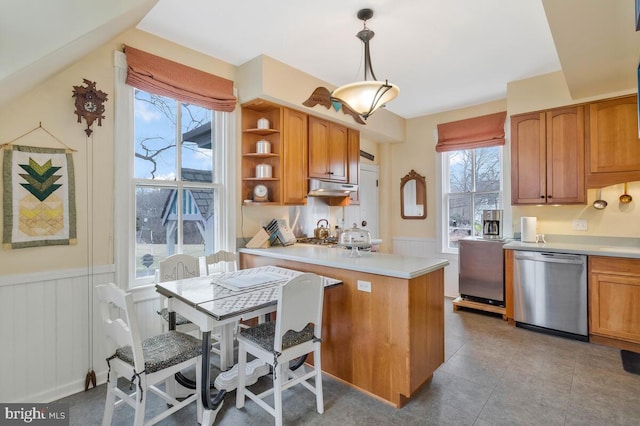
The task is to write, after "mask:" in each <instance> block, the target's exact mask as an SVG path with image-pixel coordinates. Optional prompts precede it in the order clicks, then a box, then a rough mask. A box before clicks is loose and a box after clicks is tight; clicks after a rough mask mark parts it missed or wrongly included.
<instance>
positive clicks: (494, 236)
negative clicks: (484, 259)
mask: <svg viewBox="0 0 640 426" xmlns="http://www.w3.org/2000/svg"><path fill="white" fill-rule="evenodd" d="M482 238H485V239H488V240H502V210H483V211H482Z"/></svg>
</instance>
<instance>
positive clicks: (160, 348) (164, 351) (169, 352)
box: [116, 331, 202, 374]
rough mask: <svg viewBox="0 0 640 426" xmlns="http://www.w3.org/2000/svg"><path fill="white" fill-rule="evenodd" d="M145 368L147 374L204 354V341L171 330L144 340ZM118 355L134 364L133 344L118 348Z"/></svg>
mask: <svg viewBox="0 0 640 426" xmlns="http://www.w3.org/2000/svg"><path fill="white" fill-rule="evenodd" d="M142 353H143V356H144V368H145V371H146V372H147V374H150V373H154V372H156V371H160V370H162V369H165V368H167V367H171V366H172V365H176V364H180V363H181V362H184V361H187V360H189V359H191V358H195V357H197V356H199V355H201V354H202V341H201V340H200V339H196V338H195V337H193V336H190V335H188V334H184V333H180V332H178V331H169V332H167V333H164V334H159V335H157V336H153V337H149V338H148V339H145V340H143V342H142ZM116 356H117V357H118V358H120V359H121V360H123V361H124V362H126V363H128V364H131V365H133V352H132V350H131V346H124V347H122V348H118V349H116Z"/></svg>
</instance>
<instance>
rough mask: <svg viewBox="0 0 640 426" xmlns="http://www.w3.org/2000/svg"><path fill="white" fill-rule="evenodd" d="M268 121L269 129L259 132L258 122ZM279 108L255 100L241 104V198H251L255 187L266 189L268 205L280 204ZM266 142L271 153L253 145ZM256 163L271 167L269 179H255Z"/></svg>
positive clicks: (280, 145) (280, 112)
mask: <svg viewBox="0 0 640 426" xmlns="http://www.w3.org/2000/svg"><path fill="white" fill-rule="evenodd" d="M260 118H266V119H267V120H269V128H268V129H259V128H258V120H259V119H260ZM281 126H282V108H281V107H280V106H278V105H275V104H273V103H270V102H267V101H264V100H262V99H256V100H254V101H251V102H248V103H246V104H244V105H242V147H241V149H242V165H241V169H242V199H243V200H252V199H253V188H254V187H255V186H256V185H258V184H263V185H265V186H266V187H267V190H268V196H269V204H280V203H281V202H282V189H281V181H280V178H281V176H282V168H281V153H282V144H281V132H280V130H281V129H282V127H281ZM260 140H266V141H268V142H269V143H271V152H270V153H267V154H259V153H257V149H256V143H257V142H258V141H260ZM258 164H268V165H270V166H271V168H272V177H271V178H258V177H256V167H257V166H258Z"/></svg>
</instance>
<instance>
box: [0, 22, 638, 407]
mask: <svg viewBox="0 0 640 426" xmlns="http://www.w3.org/2000/svg"><path fill="white" fill-rule="evenodd" d="M382 34H383V33H381V34H380V36H381V37H382ZM122 43H128V44H132V45H135V46H139V47H141V48H144V49H147V50H149V51H151V52H153V53H156V54H158V55H165V56H167V57H171V58H173V59H175V60H178V61H181V62H184V63H186V64H189V65H192V66H202V67H203V68H206V69H208V70H209V71H211V72H213V73H215V74H217V75H221V76H224V77H227V78H231V79H234V80H235V81H237V84H238V86H240V87H242V88H243V97H244V99H246V100H250V99H253V98H259V97H269V98H272V99H277V100H279V101H280V102H282V103H283V104H285V105H287V106H289V107H291V108H294V109H301V104H302V102H303V101H304V99H306V98H307V97H308V95H309V93H310V90H309V88H311V89H312V88H315V87H318V86H322V85H324V84H325V82H323V81H320V80H318V79H316V78H314V77H312V76H309V75H306V74H303V73H300V72H299V71H298V70H296V69H293V68H291V67H289V66H287V65H285V64H283V63H281V62H278V61H276V60H273V59H271V58H268V57H260V58H257V59H255V60H253V61H250V63H248V64H247V65H246V66H245V67H243V68H242V69H241V70H240V72H236V70H235V69H234V67H232V66H231V65H229V64H226V63H223V62H222V61H218V60H215V59H212V58H210V57H207V56H206V55H203V54H201V53H198V52H196V51H192V50H188V49H185V48H183V47H181V46H179V45H177V44H174V43H172V42H169V41H167V40H165V39H160V38H158V37H155V36H152V35H151V34H149V33H145V32H143V31H140V30H136V29H129V30H127V31H126V32H123V34H122V35H119V36H118V37H117V38H115V39H110V40H108V41H105V42H104V44H101V45H100V46H99V47H96V48H95V49H94V50H92V51H90V52H86V54H85V55H83V56H82V57H81V58H79V60H78V61H77V62H75V63H74V64H72V65H70V66H69V67H68V68H66V69H64V70H62V71H60V72H59V73H58V74H56V75H54V76H52V77H50V78H49V79H46V80H43V81H42V82H41V83H40V84H38V85H36V86H33V88H32V89H30V90H29V91H28V92H27V93H25V94H24V95H23V96H21V97H20V98H19V99H16V100H13V101H11V102H9V103H8V104H3V105H2V108H1V110H0V112H1V113H2V114H0V129H1V130H2V134H3V135H7V137H6V138H4V139H3V141H2V142H4V141H5V140H9V139H13V138H14V137H17V136H19V135H21V134H23V133H24V132H25V129H26V130H28V129H31V128H33V127H34V126H35V125H37V121H40V120H42V122H43V125H45V126H46V127H47V128H48V129H50V130H52V132H53V133H54V134H55V135H56V136H57V137H59V138H61V139H63V140H64V141H65V142H66V143H69V144H70V145H72V146H74V147H85V146H87V140H86V138H85V137H84V134H83V133H82V131H81V130H82V129H80V131H78V128H77V126H75V125H74V122H73V119H74V117H73V116H72V117H71V118H72V120H71V121H70V120H69V115H70V111H68V110H67V109H65V108H57V107H52V106H51V103H53V104H55V105H58V104H59V103H62V102H66V101H67V100H69V98H70V96H71V95H70V87H71V86H72V85H73V84H77V83H78V81H81V78H82V77H88V78H91V79H92V80H96V81H98V82H99V83H100V86H101V87H103V88H104V90H105V91H106V92H108V93H110V94H113V93H114V90H113V86H112V83H111V82H112V81H113V65H112V55H113V51H114V50H118V49H119V48H120V47H121V44H122ZM252 73H253V74H252ZM255 75H259V76H260V77H262V80H263V81H262V86H261V87H256V85H257V83H256V82H255V81H254V80H258V79H254V78H253V76H255ZM283 76H285V77H286V80H287V84H280V83H281V82H282V81H283ZM636 90H637V89H635V87H634V85H632V84H627V85H626V86H625V87H623V88H612V89H611V88H610V89H607V90H603V91H602V92H601V93H602V94H601V95H599V96H597V97H596V96H595V95H592V96H586V98H588V100H591V98H594V99H604V98H608V97H615V96H619V95H626V94H630V93H635V91H636ZM43 99H46V100H47V101H49V102H42V100H43ZM112 100H113V99H112ZM583 100H586V99H583V98H578V99H574V97H573V96H571V94H570V91H569V89H568V87H567V83H566V80H565V76H564V73H563V72H562V71H558V72H553V73H549V74H544V75H540V76H536V77H531V78H526V79H523V80H518V81H513V82H510V83H509V84H508V87H507V96H506V98H504V99H499V100H495V101H490V102H486V103H483V104H480V105H476V106H473V107H466V108H460V109H456V110H451V111H447V112H440V113H434V114H431V115H426V116H419V117H415V118H412V119H410V120H406V121H405V120H403V119H401V118H399V117H398V116H395V115H394V114H391V113H388V112H387V111H380V112H379V113H378V114H379V115H377V116H375V117H372V118H371V120H370V121H369V122H368V123H367V126H366V130H363V131H362V134H361V140H360V148H361V150H363V151H366V152H368V153H370V154H373V156H374V160H373V161H372V160H366V159H362V158H361V159H360V161H361V162H362V163H368V164H374V165H377V166H378V167H379V170H380V187H379V195H380V200H379V205H380V206H381V208H380V211H379V223H380V226H379V235H376V236H377V237H380V238H381V239H382V240H383V242H382V245H381V251H383V252H393V253H396V254H409V253H411V254H414V255H415V254H418V255H420V256H423V257H445V258H447V259H449V261H450V265H451V266H449V267H447V268H445V295H446V296H448V297H456V296H457V295H458V287H457V275H458V274H457V271H456V268H455V264H456V263H457V256H456V255H454V254H450V253H444V254H442V253H440V249H439V247H440V244H439V240H438V232H437V229H438V223H437V217H438V213H437V211H436V209H437V206H439V205H440V204H441V203H440V202H439V196H438V194H439V191H440V189H439V186H440V185H439V183H438V182H439V181H440V179H441V178H440V177H439V175H438V173H437V172H436V171H437V167H438V166H437V164H438V163H439V161H438V158H437V154H436V153H435V151H434V149H433V145H434V144H435V141H433V138H432V135H433V133H434V130H435V129H436V127H437V125H438V124H440V123H445V122H450V121H455V120H461V119H465V118H470V117H476V116H482V115H486V114H490V113H494V112H498V111H505V110H506V111H508V115H509V116H511V115H515V114H519V113H526V112H531V111H538V110H544V109H547V108H553V107H559V106H564V105H570V104H573V103H576V102H581V101H583ZM107 107H108V109H107V115H108V116H110V117H113V116H114V111H113V109H112V108H113V103H112V102H108V103H107ZM313 113H314V114H317V115H319V116H321V117H323V118H325V119H327V120H332V121H338V122H341V123H342V124H345V125H348V126H352V125H353V124H352V123H353V122H352V121H350V120H351V119H350V117H348V116H344V115H343V114H341V113H340V114H335V113H334V112H332V111H329V110H325V109H322V108H320V107H316V109H314V110H313ZM238 121H239V120H238ZM237 127H238V128H237V134H240V125H239V123H237ZM506 131H507V139H509V132H510V128H509V126H508V125H507V126H506ZM114 132H115V130H114V128H113V120H105V122H104V123H103V126H102V127H96V128H95V132H94V135H93V138H92V139H91V145H90V147H91V150H92V152H91V154H92V156H93V158H95V159H96V161H95V162H94V164H93V168H94V169H93V171H92V173H93V175H92V176H94V177H95V178H94V179H93V181H94V182H93V183H94V185H95V186H94V191H95V194H100V196H99V197H96V199H95V200H94V201H93V202H94V205H93V206H92V212H93V222H92V223H94V224H96V225H94V227H93V228H92V229H91V230H90V231H91V232H90V234H91V237H92V239H93V250H92V251H91V257H92V259H91V260H92V262H91V263H90V264H91V269H92V271H91V273H92V274H94V276H95V278H94V279H95V281H96V283H97V282H100V281H108V280H111V279H113V278H112V277H113V270H114V266H113V264H114V262H115V260H114V255H113V250H112V247H113V238H114V236H113V229H112V228H111V227H110V226H101V225H98V224H103V223H109V224H110V223H112V222H113V217H112V215H113V213H112V208H111V207H112V205H113V198H114V197H115V196H114V194H113V192H114V191H113V186H112V183H111V182H112V181H113V170H112V169H113V163H114V161H115V160H114V159H113V140H114ZM425 135H427V136H425ZM425 142H429V143H425ZM239 153H240V151H239V148H238V151H237V152H236V154H238V155H237V157H238V160H237V164H236V165H235V168H236V170H235V172H236V175H237V180H238V186H240V183H239V182H240V179H241V176H240V159H239V157H240V155H239ZM82 154H85V153H82ZM78 157H80V156H78ZM508 157H509V156H508V155H505V161H507V162H508V161H509V160H508ZM97 159H100V160H101V161H97ZM77 161H78V164H79V165H80V167H78V170H77V171H78V179H79V182H80V183H79V191H78V192H79V194H85V193H86V192H87V191H86V187H84V186H83V185H84V183H83V182H88V181H89V179H90V177H91V176H90V175H89V172H88V171H87V169H88V162H85V161H84V160H83V159H81V158H77ZM412 169H415V170H416V171H418V172H419V173H421V174H422V175H424V176H425V177H426V182H427V203H426V204H427V210H428V212H427V217H426V219H424V220H419V221H417V220H402V219H401V218H400V217H399V208H398V203H399V182H400V179H401V178H402V177H403V176H405V175H406V174H407V173H408V172H409V171H410V170H412ZM98 176H100V177H104V178H103V179H98ZM509 181H510V171H509V167H508V166H506V167H505V182H509ZM623 184H624V182H622V181H621V182H619V183H617V184H614V185H609V186H607V187H605V188H603V189H602V198H603V199H605V200H607V201H608V203H609V206H608V208H607V209H605V210H603V211H596V210H595V209H593V208H590V206H591V204H592V203H593V201H594V200H595V199H596V196H597V192H596V189H595V188H592V189H589V190H588V193H587V202H586V204H582V205H574V206H562V207H554V206H542V207H538V206H514V207H509V206H511V199H510V194H509V191H505V194H504V206H505V226H506V228H505V235H512V234H513V233H516V232H519V228H520V220H519V219H520V217H523V216H524V217H534V216H535V217H537V218H538V232H539V233H544V234H545V235H547V236H549V241H552V236H553V235H573V236H606V237H620V238H626V237H632V238H637V237H638V236H640V221H639V220H638V212H637V210H636V209H635V207H634V205H635V203H632V204H630V205H629V206H628V207H627V208H625V209H621V208H617V207H618V206H617V202H616V201H615V200H617V198H618V197H619V196H620V194H622V193H623V191H624V188H623ZM628 191H629V193H630V194H631V195H635V194H640V184H639V183H638V181H631V182H629V185H628ZM244 198H245V194H240V191H239V190H238V194H237V195H236V199H237V203H236V204H237V205H238V210H240V207H239V206H240V203H241V201H242V200H243V199H244ZM88 201H89V200H88V199H87V198H79V199H78V205H79V206H85V205H87V203H88ZM321 208H322V209H323V210H322V211H321V212H319V213H318V217H317V219H320V218H324V217H326V218H327V219H330V223H331V224H334V223H336V220H337V221H339V220H340V218H341V217H342V210H343V208H342V207H329V206H324V205H322V207H321ZM324 209H326V210H324ZM83 211H84V212H85V213H84V214H83V215H81V217H83V218H85V219H84V222H83V223H82V224H81V226H79V229H80V237H81V238H80V240H81V241H82V240H84V241H85V242H83V243H82V244H79V245H77V246H69V247H65V248H61V247H57V248H35V249H29V250H28V253H27V252H21V251H20V250H13V251H2V252H0V263H1V264H2V269H3V272H2V274H3V277H2V280H3V286H2V291H3V293H2V301H3V315H5V316H6V317H5V319H6V321H5V323H6V324H14V326H13V327H11V328H9V327H6V328H5V333H6V334H3V339H4V340H6V341H13V342H15V345H16V347H19V348H31V349H30V350H27V349H18V350H17V353H16V354H15V355H14V354H9V353H7V352H4V351H3V352H2V357H3V358H2V361H3V362H2V365H4V366H5V367H4V368H10V369H11V370H13V371H22V372H25V373H24V374H26V375H27V376H26V377H23V376H18V375H15V376H14V373H13V371H8V370H7V371H8V372H7V375H6V376H5V375H4V374H3V377H12V379H11V380H12V382H11V383H12V385H11V386H8V387H6V388H5V387H3V389H2V391H3V392H5V393H3V395H2V398H0V399H2V400H9V399H12V398H13V397H14V395H15V397H16V398H18V399H29V398H39V399H43V400H45V399H49V400H51V399H54V398H55V397H57V396H60V393H61V392H62V393H63V392H65V391H67V390H71V389H76V390H77V389H78V383H77V382H78V381H80V380H81V378H84V374H85V372H86V368H87V367H88V365H89V364H94V367H95V368H98V367H100V368H102V367H103V365H102V364H103V360H102V359H99V357H96V359H95V362H92V363H89V362H88V359H89V357H90V355H89V352H90V351H89V350H88V349H87V347H88V344H87V341H86V340H87V338H86V337H77V338H74V336H73V333H68V332H65V331H64V329H67V328H69V329H73V327H80V324H83V323H84V322H85V320H86V316H87V310H88V307H86V300H87V296H88V295H87V293H86V291H83V290H80V289H75V288H74V287H73V283H74V282H76V281H82V280H84V281H82V282H86V280H87V273H86V269H87V268H86V265H87V264H89V259H88V257H89V254H87V246H86V240H87V238H88V234H89V232H87V231H86V229H87V225H88V223H89V221H88V219H87V217H88V216H87V212H86V210H84V209H83ZM242 213H243V216H242V219H243V220H244V222H243V223H242V221H241V215H240V213H239V214H238V217H237V218H236V219H235V223H236V224H235V226H234V228H235V230H236V232H235V236H236V237H238V238H242V237H245V238H250V237H251V236H253V235H254V234H255V233H256V232H257V231H258V229H259V228H260V225H261V224H262V223H266V222H268V221H269V220H270V219H271V218H283V217H286V218H289V217H290V215H289V207H283V206H266V207H257V206H247V207H245V208H243V209H242ZM315 219H316V217H314V218H313V219H312V220H310V225H309V226H310V227H309V229H308V230H309V231H311V230H312V229H313V227H315V225H316V224H317V220H315ZM576 219H582V220H587V223H588V227H587V230H586V231H577V230H573V229H571V228H572V223H573V221H574V220H576ZM350 225H351V224H350V223H346V224H345V226H350ZM52 251H54V252H55V253H56V254H54V255H51V252H52ZM34 259H38V262H37V266H35V265H34V263H35V262H34ZM52 280H60V281H61V282H62V283H61V284H60V286H61V287H59V288H58V289H57V290H55V291H54V290H53V287H52V286H47V285H44V284H42V283H43V282H45V283H49V282H50V281H52ZM80 284H82V283H80ZM57 292H61V293H63V292H68V293H71V294H73V295H74V297H75V301H74V302H73V303H72V302H69V304H64V303H62V302H61V305H60V306H59V307H58V308H57V310H58V312H63V311H64V310H65V308H68V312H69V315H68V317H67V316H65V317H64V322H63V325H61V326H60V328H61V329H59V330H52V329H51V328H50V326H48V323H49V322H50V318H48V317H46V316H45V315H40V316H38V315H37V311H46V308H45V304H44V300H46V299H53V298H55V296H56V294H58V293H57ZM145 297H149V295H144V294H141V295H140V299H141V300H144V299H145ZM27 299H29V300H31V299H37V300H38V301H39V302H37V303H33V305H34V306H33V307H32V308H31V309H30V310H29V311H26V310H25V312H22V313H20V312H17V311H15V310H14V306H15V305H29V304H27ZM31 310H33V311H36V312H31ZM151 310H152V309H149V311H151ZM26 312H29V313H28V314H27V313H26ZM48 312H49V313H50V312H51V311H48ZM75 330H76V331H75V334H76V335H79V336H80V335H81V336H84V335H85V334H86V333H83V331H86V330H85V329H84V328H80V329H75ZM45 331H46V332H45ZM22 334H24V335H28V334H30V335H32V336H37V338H38V340H39V341H41V342H44V343H45V344H46V345H48V346H51V347H55V346H56V345H57V344H58V343H56V342H61V343H59V344H60V345H62V344H64V345H66V346H69V347H74V348H75V349H73V351H72V352H70V353H66V352H65V355H66V356H62V355H61V356H60V358H61V360H60V361H59V363H60V364H61V365H58V364H55V363H53V362H52V363H50V364H47V365H40V364H39V363H37V362H33V361H34V360H33V359H32V358H30V355H28V353H31V352H33V350H35V348H34V347H33V346H34V345H33V344H29V343H28V342H27V341H26V339H25V338H21V337H19V336H20V335H22ZM60 350H61V351H62V349H60ZM96 352H99V351H98V350H96ZM63 358H64V359H70V358H75V359H76V360H77V361H75V362H69V363H67V362H65V361H62V359H63ZM52 364H53V365H52ZM51 371H61V374H60V377H51V375H50V372H51ZM3 373H4V372H3ZM40 378H44V379H40ZM41 380H42V382H41ZM36 383H45V385H46V386H42V387H39V386H38V385H36ZM80 387H81V386H80ZM60 389H63V390H62V391H60ZM9 390H11V391H12V392H13V393H12V394H11V395H9V394H8V393H6V392H8V391H9Z"/></svg>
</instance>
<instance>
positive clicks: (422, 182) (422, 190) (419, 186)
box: [400, 169, 427, 219]
mask: <svg viewBox="0 0 640 426" xmlns="http://www.w3.org/2000/svg"><path fill="white" fill-rule="evenodd" d="M414 180H415V182H416V203H418V204H420V203H421V204H422V205H423V206H424V209H423V210H422V215H421V216H408V215H406V214H405V211H404V187H405V185H406V184H407V183H408V182H411V181H414ZM400 216H402V218H403V219H425V218H426V217H427V181H426V179H425V178H424V176H422V175H421V174H419V173H417V172H416V171H415V170H413V169H411V171H410V172H409V173H407V174H406V176H404V177H403V178H402V179H400Z"/></svg>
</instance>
